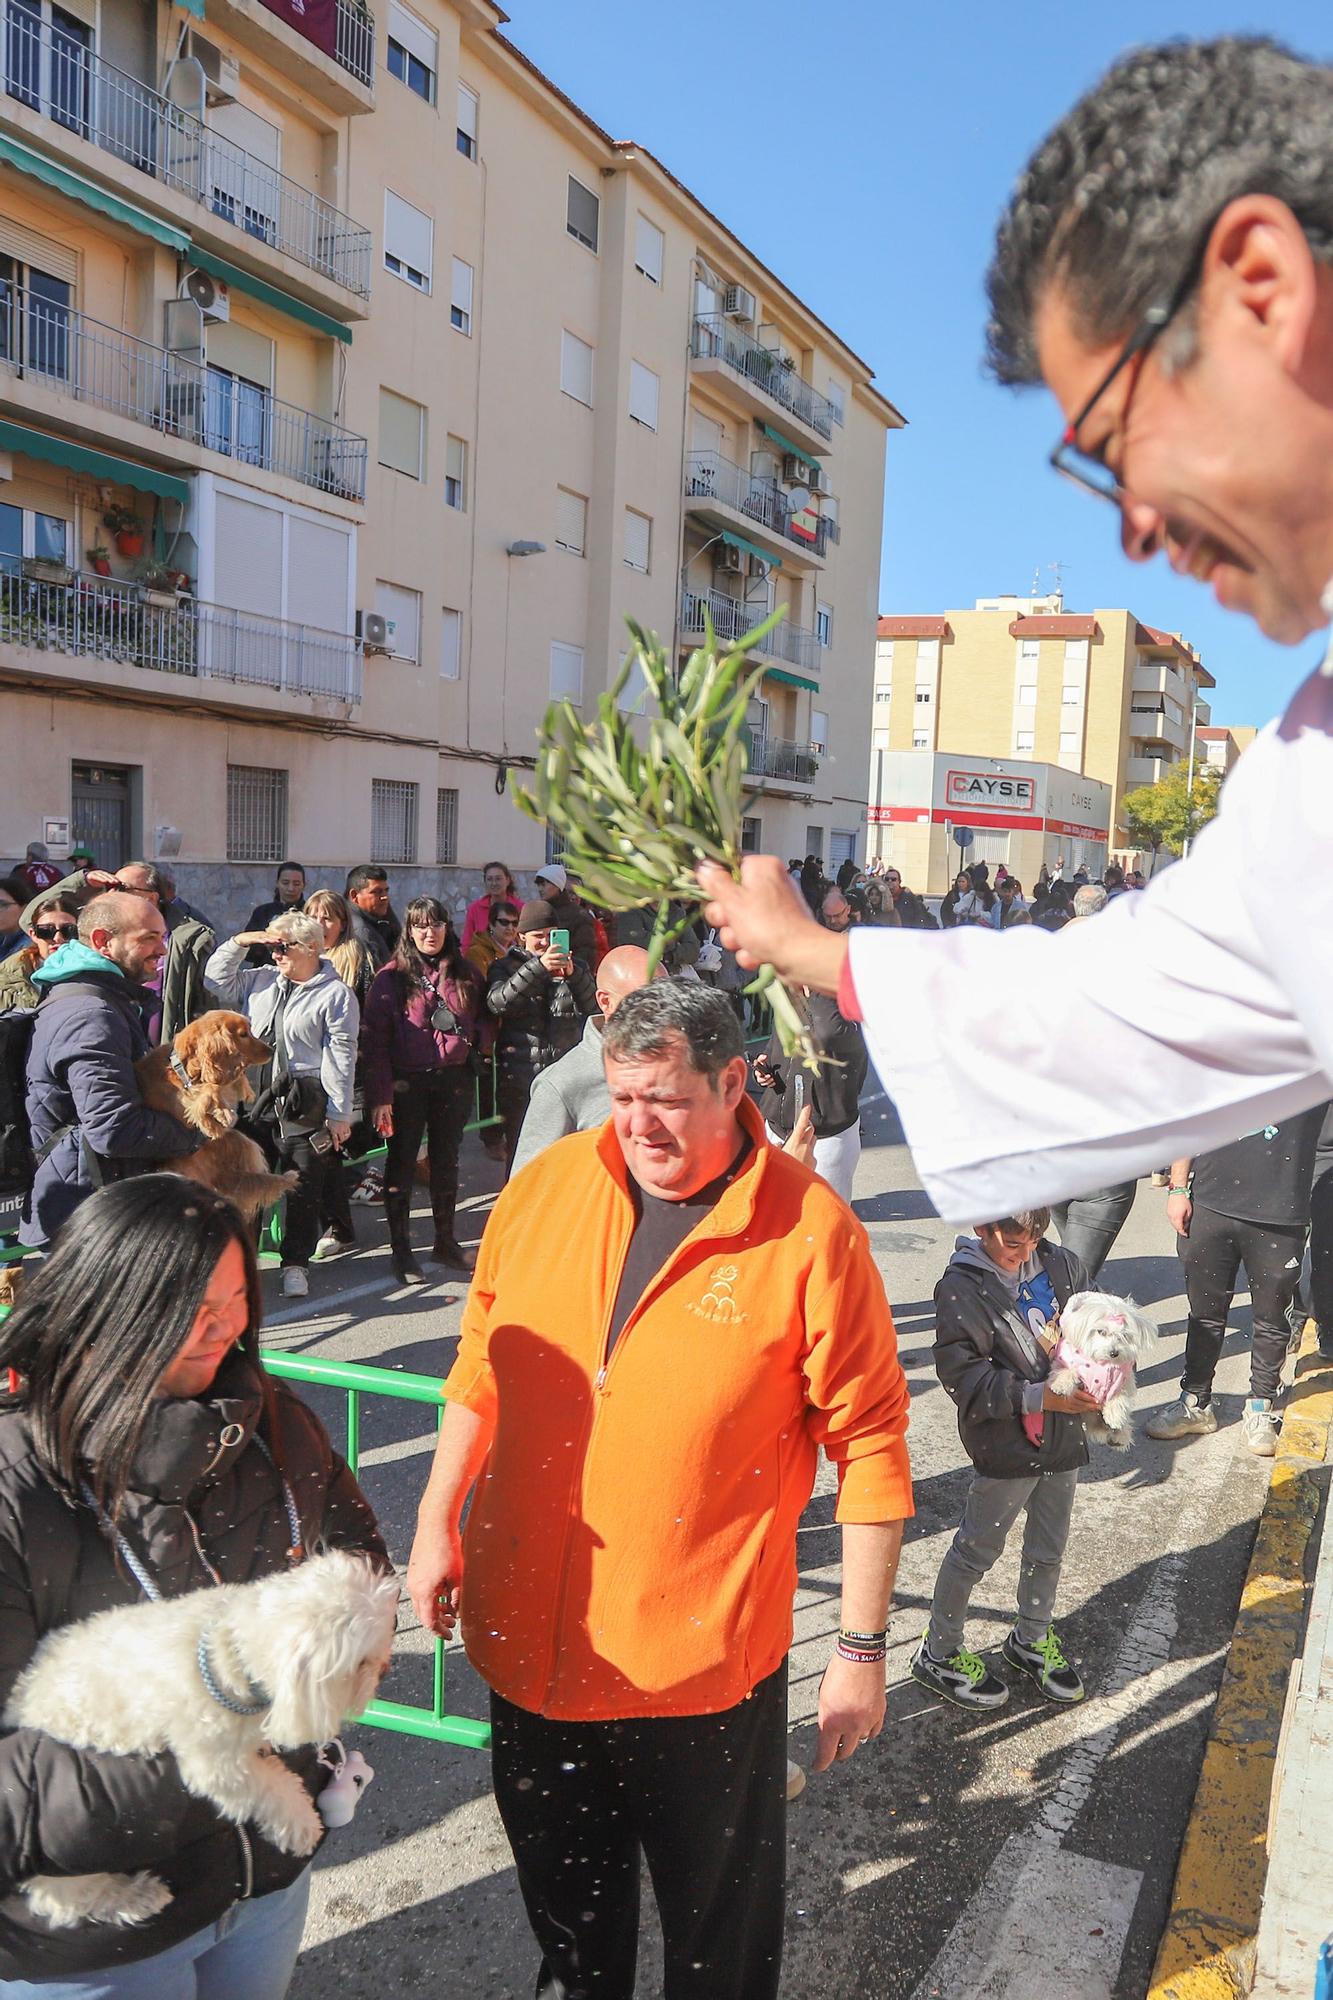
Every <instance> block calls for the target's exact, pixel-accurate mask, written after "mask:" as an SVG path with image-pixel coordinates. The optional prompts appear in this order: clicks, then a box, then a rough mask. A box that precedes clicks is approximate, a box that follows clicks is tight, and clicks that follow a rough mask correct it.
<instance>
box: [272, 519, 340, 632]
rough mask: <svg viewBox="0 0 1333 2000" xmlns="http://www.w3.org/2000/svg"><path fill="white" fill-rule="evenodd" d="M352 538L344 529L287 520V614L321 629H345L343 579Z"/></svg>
mask: <svg viewBox="0 0 1333 2000" xmlns="http://www.w3.org/2000/svg"><path fill="white" fill-rule="evenodd" d="M351 557H352V538H351V536H350V535H349V534H348V533H347V531H346V529H344V528H331V527H326V526H325V525H324V523H323V522H322V521H307V520H306V519H305V518H304V517H303V516H302V515H300V514H291V515H289V516H288V519H287V614H286V615H287V617H288V618H292V619H295V621H296V623H297V624H298V625H314V626H316V627H318V628H319V629H320V630H321V631H328V632H345V631H346V629H347V581H348V573H349V569H350V565H351Z"/></svg>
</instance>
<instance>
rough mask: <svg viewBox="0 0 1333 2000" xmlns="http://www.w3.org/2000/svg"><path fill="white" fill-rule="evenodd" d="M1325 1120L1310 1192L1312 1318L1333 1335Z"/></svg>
mask: <svg viewBox="0 0 1333 2000" xmlns="http://www.w3.org/2000/svg"><path fill="white" fill-rule="evenodd" d="M1329 1129H1330V1120H1328V1119H1325V1121H1324V1129H1323V1131H1322V1132H1321V1133H1320V1134H1319V1148H1318V1151H1317V1152H1316V1153H1315V1156H1314V1186H1313V1187H1312V1188H1311V1189H1310V1296H1309V1299H1308V1301H1307V1303H1308V1305H1309V1308H1310V1313H1311V1316H1312V1317H1313V1318H1314V1319H1315V1320H1316V1321H1317V1322H1318V1324H1319V1325H1320V1326H1321V1327H1323V1328H1325V1329H1326V1330H1327V1331H1329V1332H1333V1142H1330V1140H1329V1136H1328V1135H1329Z"/></svg>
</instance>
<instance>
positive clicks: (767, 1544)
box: [445, 1099, 912, 1721]
mask: <svg viewBox="0 0 1333 2000" xmlns="http://www.w3.org/2000/svg"><path fill="white" fill-rule="evenodd" d="M740 1115H741V1118H742V1120H743V1122H744V1124H745V1128H746V1130H747V1131H748V1132H749V1133H750V1135H751V1137H752V1138H753V1139H754V1141H755V1150H754V1152H753V1153H752V1154H751V1156H750V1159H749V1161H748V1163H747V1164H746V1166H745V1167H744V1169H743V1170H742V1172H741V1173H740V1174H738V1175H737V1177H736V1179H735V1180H734V1181H733V1182H732V1183H731V1185H730V1187H728V1188H727V1189H726V1191H725V1192H724V1194H723V1195H722V1197H721V1199H720V1201H719V1202H718V1204H717V1206H716V1207H715V1208H714V1209H713V1210H712V1212H711V1214H709V1215H708V1216H707V1217H706V1218H705V1220H704V1221H703V1222H701V1223H700V1224H699V1225H698V1227H697V1228H696V1229H695V1230H694V1231H693V1232H692V1233H691V1235H689V1236H688V1237H687V1238H686V1240H685V1242H684V1243H683V1244H682V1245H681V1246H680V1248H679V1249H678V1250H677V1251H676V1253H675V1255H674V1256H673V1257H671V1258H670V1259H669V1260H668V1262H667V1263H666V1264H665V1265H664V1266H663V1267H662V1269H661V1271H660V1272H659V1273H658V1274H657V1276H656V1278H655V1279H654V1280H653V1282H652V1284H651V1285H650V1287H649V1289H648V1291H647V1292H646V1293H645V1294H644V1296H643V1298H642V1299H641V1300H640V1301H639V1304H638V1306H637V1307H636V1308H635V1310H634V1312H633V1313H632V1315H631V1317H630V1318H629V1320H628V1321H627V1322H626V1325H625V1328H624V1331H623V1332H622V1333H621V1335H620V1338H619V1340H618V1341H617V1342H616V1346H615V1349H614V1351H613V1353H612V1355H611V1358H610V1361H609V1362H606V1363H605V1365H604V1362H605V1355H606V1343H607V1332H608V1326H609V1322H610V1317H611V1310H612V1307H613V1305H614V1302H615V1297H616V1291H617V1288H618V1285H619V1281H620V1274H621V1271H622V1270H623V1268H624V1263H625V1257H626V1253H627V1251H628V1248H629V1242H630V1235H631V1229H632V1224H633V1215H634V1212H633V1207H632V1205H631V1201H630V1196H629V1193H628V1191H627V1178H626V1168H625V1165H624V1160H623V1158H622V1155H621V1151H620V1146H619V1144H618V1142H617V1140H616V1136H615V1133H614V1130H613V1129H612V1127H611V1126H610V1125H609V1124H608V1125H606V1126H604V1127H603V1128H602V1129H601V1131H600V1132H580V1133H576V1134H574V1135H573V1137H571V1138H568V1139H562V1140H560V1141H558V1142H557V1144H555V1145H554V1146H551V1147H549V1148H548V1149H547V1150H546V1151H545V1152H544V1153H542V1154H541V1155H540V1156H539V1158H537V1159H536V1160H534V1161H533V1162H532V1164H531V1165H530V1166H528V1167H527V1168H525V1169H524V1171H523V1172H522V1173H520V1174H518V1175H517V1176H516V1177H515V1179H514V1180H512V1181H511V1182H510V1184H509V1186H508V1187H507V1188H506V1189H505V1191H504V1193H503V1194H502V1195H501V1196H500V1199H499V1201H498V1202H497V1203H496V1206H495V1210H494V1213H493V1214H492V1216H491V1220H490V1222H489V1224H488V1226H487V1229H486V1233H485V1236H484V1237H483V1239H482V1245H481V1252H480V1255H479V1257H478V1259H477V1269H476V1274H475V1276H474V1279H473V1283H472V1290H471V1295H470V1297H469V1299H468V1305H467V1311H466V1313H465V1315H464V1319H463V1329H462V1338H461V1341H460V1344H459V1349H458V1356H457V1359H456V1361H455V1363H454V1366H453V1369H452V1371H451V1373H450V1375H449V1379H448V1382H447V1383H446V1385H445V1394H446V1396H447V1397H448V1398H449V1399H450V1400H451V1401H454V1402H458V1403H461V1404H463V1406H464V1407H465V1408H467V1409H469V1410H472V1411H474V1412H475V1413H476V1414H477V1415H478V1416H480V1417H483V1418H484V1419H485V1420H486V1421H487V1422H488V1423H490V1424H492V1425H493V1426H494V1438H493V1442H492V1445H491V1451H490V1456H489V1458H488V1460H487V1463H486V1467H485V1469H484V1472H483V1474H482V1477H481V1479H480V1481H479V1483H478V1486H477V1490H476V1493H475V1495H474V1498H473V1502H472V1509H471V1512H470V1514H469V1517H468V1523H467V1530H466V1534H465V1538H464V1581H463V1593H462V1613H463V1637H464V1641H465V1643H466V1647H467V1653H468V1657H469V1659H470V1660H471V1661H472V1663H473V1665H474V1666H475V1667H476V1669H477V1671H478V1672H479V1673H480V1674H481V1676H482V1678H483V1679H484V1680H486V1681H487V1682H488V1683H489V1684H490V1686H491V1687H493V1688H495V1689H496V1690H497V1692H498V1693H500V1694H502V1695H503V1696H505V1697H506V1698H507V1699H508V1700H509V1701H512V1702H514V1703H515V1704H516V1705H517V1706H519V1707H520V1708H525V1709H528V1710H531V1711H533V1712H534V1713H538V1714H541V1715H547V1716H551V1717H559V1718H561V1719H564V1720H569V1721H598V1720H605V1719H607V1718H612V1717H619V1716H645V1715H700V1714H711V1713H715V1712H717V1711H718V1710H721V1709H725V1708H731V1707H733V1706H734V1705H735V1703H737V1702H738V1701H741V1700H743V1699H744V1697H745V1696H746V1695H747V1694H748V1693H749V1692H750V1690H751V1688H753V1687H754V1686H755V1685H756V1684H757V1683H758V1682H759V1681H761V1680H763V1678H764V1677H765V1675H767V1674H770V1673H772V1672H773V1671H774V1669H775V1668H776V1667H777V1666H778V1665H779V1664H780V1663H781V1661H782V1659H783V1657H784V1655H785V1654H786V1652H787V1650H788V1648H789V1646H790V1644H791V1634H792V1596H793V1593H794V1591H795V1588H796V1526H797V1523H798V1521H799V1520H800V1517H801V1512H802V1509H803V1508H804V1506H805V1503H806V1501H807V1500H808V1499H809V1497H810V1490H811V1487H812V1485H813V1483H814V1476H815V1467H816V1462H817V1459H818V1447H819V1446H820V1445H823V1447H824V1449H825V1451H826V1452H827V1454H828V1456H829V1458H830V1459H832V1460H833V1462H834V1463H835V1464H836V1466H837V1468H838V1478H839V1495H838V1507H837V1515H838V1519H839V1520H840V1521H872V1522H873V1521H893V1520H901V1519H904V1518H906V1517H907V1516H908V1515H910V1514H911V1512H912V1487H911V1474H910V1470H909V1467H908V1462H907V1446H906V1441H905V1433H906V1430H907V1404H908V1394H907V1384H906V1381H905V1379H904V1377H903V1372H902V1369H901V1367H900V1365H899V1362H898V1349H897V1341H896V1338H895V1335H894V1330H893V1320H892V1317H891V1315H890V1312H889V1306H888V1301H887V1299H886V1298H885V1296H884V1287H883V1285H882V1283H881V1282H880V1276H879V1273H878V1271H877V1270H876V1268H875V1265H874V1261H873V1259H872V1257H871V1254H870V1244H869V1239H868V1238H867V1236H866V1232H865V1230H864V1229H863V1228H862V1227H861V1224H860V1223H859V1222H858V1221H857V1220H856V1218H855V1216H854V1215H853V1214H852V1213H851V1211H850V1209H848V1208H847V1207H846V1206H845V1204H844V1203H843V1202H842V1201H841V1200H840V1199H839V1198H838V1196H837V1195H835V1194H834V1193H833V1191H832V1189H831V1188H829V1187H828V1186H827V1185H826V1184H825V1183H824V1182H823V1181H821V1180H819V1179H818V1178H817V1177H816V1176H815V1175H814V1174H813V1173H811V1172H810V1171H809V1170H808V1169H807V1168H805V1167H803V1166H800V1165H799V1164H798V1163H797V1162H796V1161H795V1160H791V1159H789V1158H788V1157H787V1156H786V1155H785V1154H784V1153H781V1152H779V1151H777V1150H776V1149H775V1148H773V1147H771V1146H769V1145H768V1144H767V1143H766V1141H765V1138H764V1131H763V1125H762V1122H761V1120H760V1118H759V1115H758V1113H757V1112H756V1110H755V1108H754V1106H753V1105H752V1104H750V1102H749V1101H748V1099H747V1100H745V1101H743V1102H742V1105H741V1112H740ZM553 1246H554V1247H553Z"/></svg>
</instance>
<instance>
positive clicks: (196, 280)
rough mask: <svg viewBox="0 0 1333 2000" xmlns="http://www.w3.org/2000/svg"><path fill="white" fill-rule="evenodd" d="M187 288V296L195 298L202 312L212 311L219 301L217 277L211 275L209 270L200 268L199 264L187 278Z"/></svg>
mask: <svg viewBox="0 0 1333 2000" xmlns="http://www.w3.org/2000/svg"><path fill="white" fill-rule="evenodd" d="M185 290H186V294H187V296H188V297H190V298H192V299H193V300H194V302H195V304H196V305H197V306H198V308H199V310H200V312H212V310H213V308H214V306H215V305H216V304H217V302H218V285H217V279H216V278H214V277H212V276H210V274H209V273H208V272H207V271H203V270H200V268H199V267H198V265H196V266H195V268H194V269H193V270H192V271H191V272H190V275H189V277H188V278H187V279H186V280H185Z"/></svg>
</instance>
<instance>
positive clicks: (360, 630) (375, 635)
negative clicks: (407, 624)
mask: <svg viewBox="0 0 1333 2000" xmlns="http://www.w3.org/2000/svg"><path fill="white" fill-rule="evenodd" d="M393 625H394V621H393V620H392V619H391V618H386V617H385V616H384V614H383V613H382V612H380V611H358V612H357V614H356V636H357V638H358V639H359V640H360V641H361V650H362V652H364V653H387V652H389V650H390V647H389V641H390V639H391V638H392V637H393Z"/></svg>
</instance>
